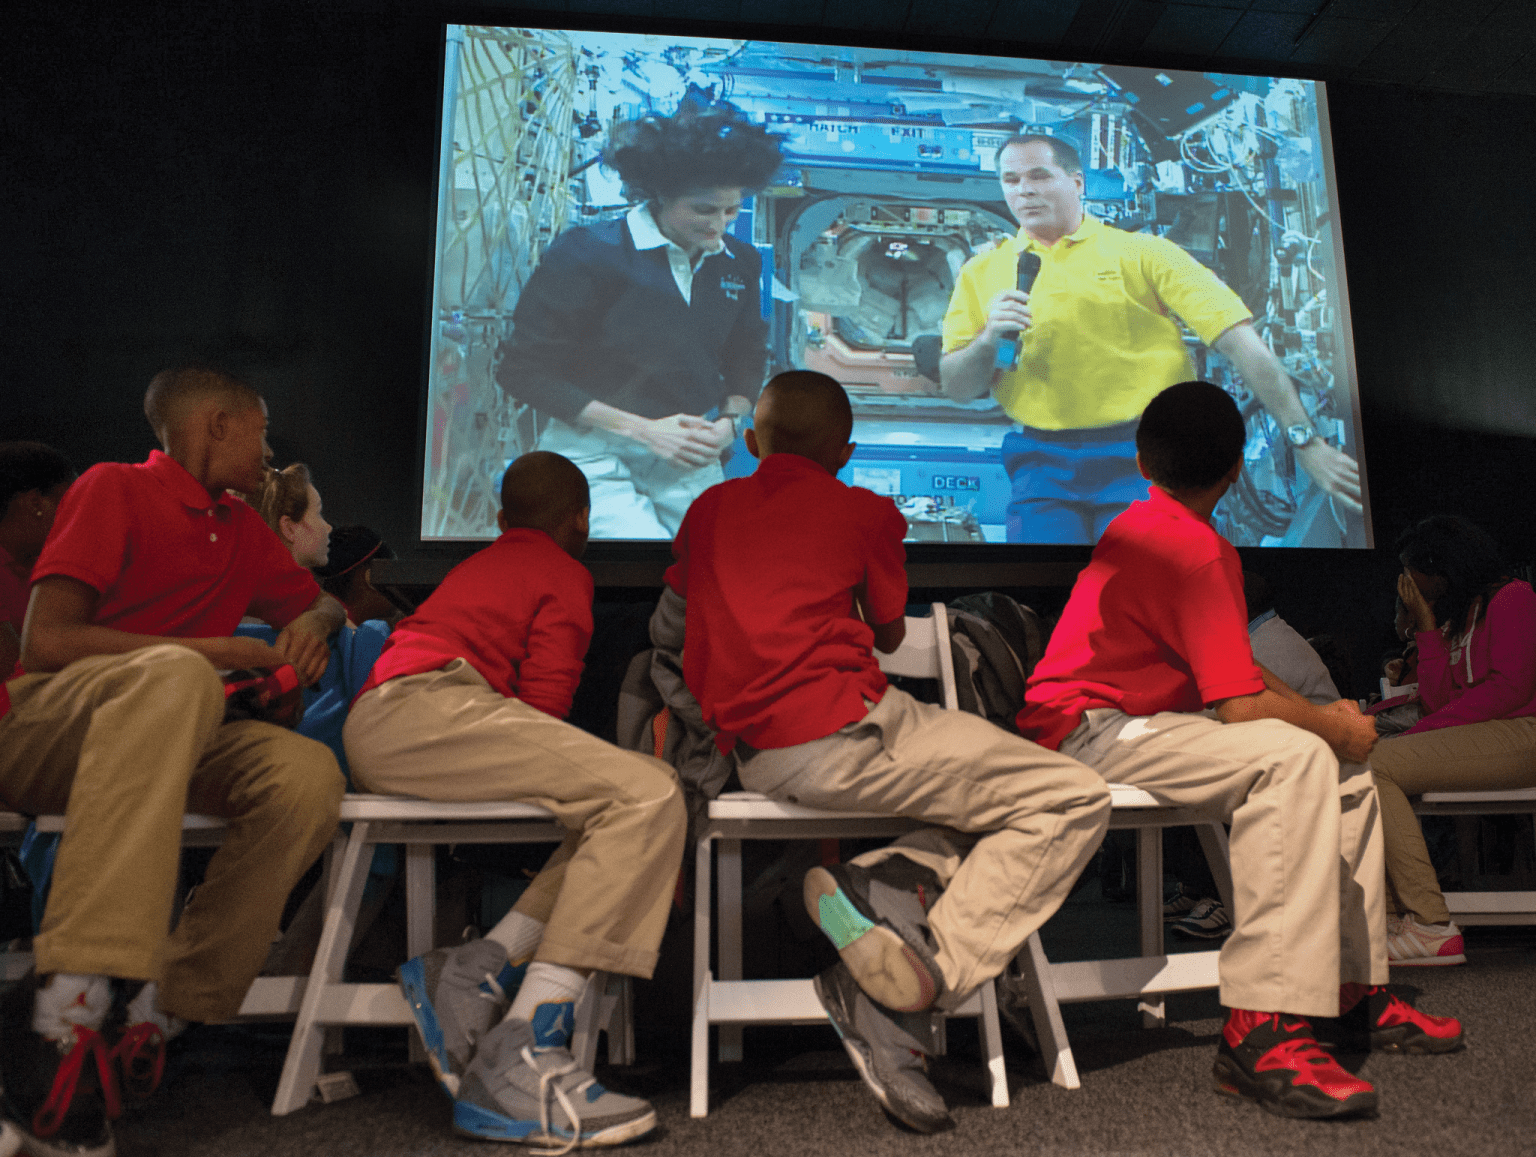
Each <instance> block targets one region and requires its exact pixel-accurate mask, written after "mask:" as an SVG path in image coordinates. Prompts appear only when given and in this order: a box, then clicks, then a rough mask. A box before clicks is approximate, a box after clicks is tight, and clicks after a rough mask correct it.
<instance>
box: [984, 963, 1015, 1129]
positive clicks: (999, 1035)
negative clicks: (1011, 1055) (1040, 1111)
mask: <svg viewBox="0 0 1536 1157" xmlns="http://www.w3.org/2000/svg"><path fill="white" fill-rule="evenodd" d="M981 1051H982V1056H984V1057H985V1058H986V1063H987V1077H988V1080H989V1082H990V1084H991V1086H992V1089H991V1092H992V1107H993V1108H994V1109H1006V1108H1007V1107H1008V1070H1007V1068H1006V1066H1004V1064H1003V1030H1002V1026H1001V1025H1000V1024H999V1023H998V1020H997V985H996V984H994V983H993V982H992V981H990V980H989V981H987V983H985V984H983V985H982V986H981Z"/></svg>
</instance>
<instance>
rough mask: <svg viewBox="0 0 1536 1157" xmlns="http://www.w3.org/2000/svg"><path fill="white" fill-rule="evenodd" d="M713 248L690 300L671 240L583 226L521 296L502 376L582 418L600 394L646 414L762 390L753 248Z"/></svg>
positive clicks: (514, 391)
mask: <svg viewBox="0 0 1536 1157" xmlns="http://www.w3.org/2000/svg"><path fill="white" fill-rule="evenodd" d="M725 244H726V246H727V248H728V249H729V250H730V252H731V253H732V254H734V255H735V256H734V257H731V256H727V255H726V254H724V253H717V254H715V255H713V256H711V257H706V258H705V259H704V262H703V264H702V265H700V266H699V268H698V271H697V272H696V273H695V274H694V276H693V302H692V304H691V305H690V304H689V303H688V302H686V301H684V300H683V297H682V294H680V293H679V292H678V291H677V283H676V282H675V281H674V280H673V279H672V269H671V267H670V266H669V265H668V263H667V255H666V251H665V250H662V249H648V250H645V251H643V252H642V251H638V250H636V249H635V244H634V241H633V240H632V239H631V238H630V235H629V227H628V226H627V225H626V224H625V222H624V221H622V220H618V221H607V222H604V223H602V224H600V225H593V226H586V225H578V226H577V227H576V228H574V229H570V230H567V231H566V232H565V233H562V234H561V235H560V236H559V237H557V238H555V241H554V243H553V244H552V245H550V247H549V249H548V250H546V251H545V253H544V256H543V258H542V259H541V260H540V262H539V264H538V267H537V268H536V269H535V270H534V271H533V275H532V276H531V277H529V279H528V284H527V285H525V286H524V287H523V291H522V294H521V295H520V296H519V297H518V299H517V308H516V310H515V311H514V312H513V315H512V336H511V338H510V339H509V340H507V341H505V342H504V343H503V345H502V359H501V364H500V366H499V367H498V368H497V371H496V380H497V381H498V382H499V383H500V385H501V388H502V389H504V390H505V391H506V392H507V393H508V394H510V395H511V396H512V397H514V398H517V399H518V400H519V401H522V402H527V403H528V404H529V405H531V406H533V407H534V408H535V409H536V410H538V411H540V412H541V413H544V414H548V415H550V416H551V417H555V418H560V419H563V420H564V421H567V422H574V421H575V420H576V415H577V414H579V413H580V412H581V410H582V408H583V407H585V406H586V404H587V403H588V402H590V401H593V400H594V399H595V400H597V401H600V402H606V403H608V404H609V405H610V406H615V407H617V408H618V409H621V410H627V411H629V412H630V413H632V414H639V415H640V416H641V417H643V418H665V417H668V416H670V415H672V414H703V413H705V412H706V411H708V410H712V409H714V408H715V407H717V406H719V405H720V403H721V402H723V401H724V400H725V399H726V398H727V397H729V396H731V395H732V394H739V395H740V396H742V397H744V398H746V399H747V400H748V401H753V400H755V399H756V398H757V394H758V391H759V390H760V389H761V387H762V384H763V371H764V366H765V364H766V361H767V351H766V348H765V346H764V340H765V338H766V336H767V329H768V327H767V325H766V323H765V322H764V321H763V317H762V309H761V305H760V294H759V285H760V283H761V276H762V261H761V259H760V258H759V257H758V255H757V250H755V249H754V248H752V246H750V245H747V244H745V243H743V242H741V241H738V240H737V239H736V238H734V237H731V236H729V235H727V236H726V238H725Z"/></svg>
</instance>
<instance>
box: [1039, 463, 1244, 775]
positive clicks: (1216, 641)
mask: <svg viewBox="0 0 1536 1157" xmlns="http://www.w3.org/2000/svg"><path fill="white" fill-rule="evenodd" d="M1263 689H1264V680H1263V678H1262V677H1261V676H1260V675H1259V669H1258V667H1257V666H1255V665H1254V662H1253V651H1252V649H1251V648H1250V646H1249V643H1248V610H1247V604H1246V603H1245V602H1244V600H1243V567H1242V563H1241V562H1240V561H1239V560H1238V557H1237V551H1236V550H1235V549H1233V547H1232V544H1231V543H1229V542H1228V541H1227V540H1226V539H1224V538H1222V537H1221V535H1219V534H1217V533H1216V532H1215V531H1214V530H1212V529H1211V525H1210V523H1209V522H1207V521H1206V520H1205V519H1203V518H1201V517H1200V516H1199V515H1197V514H1195V513H1194V511H1192V510H1190V509H1189V508H1188V507H1187V506H1185V505H1183V504H1182V503H1180V502H1177V501H1175V500H1174V499H1172V498H1170V497H1169V496H1168V495H1167V494H1166V493H1165V492H1164V491H1162V490H1161V489H1159V488H1158V487H1156V486H1154V487H1153V488H1152V495H1151V497H1150V498H1148V499H1147V500H1146V501H1144V502H1137V503H1134V504H1133V505H1132V506H1131V507H1130V509H1129V510H1127V511H1126V512H1125V513H1124V514H1122V515H1120V516H1119V517H1118V518H1116V519H1115V520H1114V521H1113V522H1111V523H1110V524H1109V526H1108V527H1107V528H1106V529H1105V531H1104V535H1103V537H1102V538H1100V539H1099V544H1098V546H1096V547H1094V550H1093V558H1092V560H1091V561H1090V562H1089V564H1088V566H1087V568H1086V569H1085V570H1084V571H1083V573H1082V574H1080V575H1078V578H1077V583H1076V585H1075V586H1073V588H1072V597H1071V598H1070V599H1068V601H1067V607H1066V610H1064V611H1063V612H1062V615H1061V621H1060V622H1059V623H1058V624H1057V625H1056V630H1055V632H1054V633H1053V634H1052V635H1051V641H1050V645H1049V646H1047V647H1046V650H1045V657H1044V658H1042V659H1041V660H1040V662H1039V664H1038V665H1037V666H1036V667H1035V671H1034V674H1033V675H1031V676H1030V679H1029V686H1028V689H1027V691H1026V692H1025V695H1024V709H1023V710H1022V711H1020V712H1019V716H1018V726H1019V731H1020V732H1021V733H1022V734H1023V735H1025V736H1026V737H1028V738H1030V739H1033V740H1035V742H1037V743H1039V744H1040V745H1041V746H1043V747H1050V748H1055V747H1057V746H1059V745H1060V743H1061V741H1062V740H1063V739H1065V738H1066V737H1067V736H1068V735H1069V734H1070V733H1071V731H1072V729H1073V728H1074V727H1076V726H1077V724H1078V721H1079V720H1080V719H1081V718H1082V715H1083V712H1084V711H1087V710H1089V709H1090V708H1094V707H1116V708H1118V709H1120V710H1121V711H1124V712H1126V713H1127V714H1129V715H1155V714H1156V713H1157V712H1159V711H1199V710H1200V709H1201V708H1202V707H1204V706H1205V705H1207V704H1209V703H1215V702H1217V701H1219V700H1222V699H1229V698H1231V697H1232V696H1234V695H1252V694H1256V693H1257V692H1259V691H1262V690H1263Z"/></svg>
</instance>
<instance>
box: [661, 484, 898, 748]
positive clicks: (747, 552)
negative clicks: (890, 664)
mask: <svg viewBox="0 0 1536 1157" xmlns="http://www.w3.org/2000/svg"><path fill="white" fill-rule="evenodd" d="M906 532H907V522H906V519H904V518H903V517H902V516H901V513H900V512H899V511H898V510H897V509H896V504H895V503H894V502H892V501H891V500H890V499H889V498H882V497H881V496H879V495H877V494H872V493H871V492H870V491H868V490H862V489H859V488H857V487H852V486H845V485H843V484H842V483H841V482H839V481H838V480H837V479H836V478H834V477H833V476H832V475H830V474H828V473H827V472H826V470H824V469H823V468H822V467H820V466H818V465H817V464H816V463H814V462H812V461H811V460H810V459H809V458H802V457H800V456H799V455H797V454H770V455H769V456H768V457H767V458H765V459H763V461H762V463H761V465H759V466H758V468H757V470H756V471H755V472H754V473H753V474H751V475H749V476H748V477H746V478H734V479H731V480H729V481H727V482H722V483H720V484H719V485H718V486H712V487H710V489H708V490H706V491H705V492H704V493H703V494H701V495H700V496H699V497H698V498H696V499H695V500H694V502H693V505H692V506H691V507H689V508H688V514H687V516H686V517H685V518H684V519H683V525H682V529H681V530H679V531H678V535H677V539H676V541H675V542H673V544H672V554H673V556H674V557H675V558H676V559H677V562H676V563H674V564H673V565H672V567H671V568H669V569H668V571H667V576H666V577H667V585H668V586H670V587H671V588H672V589H673V590H674V591H676V592H677V593H678V594H679V595H681V596H682V597H683V598H684V599H686V600H687V603H688V612H687V619H686V624H685V631H686V636H685V637H686V639H687V643H686V645H685V646H684V648H683V678H684V679H685V680H686V682H687V684H688V689H689V690H690V691H692V692H693V694H694V697H695V698H696V699H698V701H699V705H700V706H701V707H702V708H703V711H704V719H705V721H706V722H708V723H709V725H710V726H711V727H713V728H715V729H716V730H717V731H718V732H719V734H718V735H717V736H716V737H715V742H716V743H717V744H718V745H719V747H720V750H722V751H729V750H730V749H731V748H732V746H734V744H735V742H736V740H737V739H738V738H740V739H743V740H745V741H746V742H747V743H749V744H751V745H752V746H753V747H759V748H768V747H792V746H793V745H795V744H797V743H807V742H809V741H810V740H813V739H820V738H822V737H823V736H826V735H830V734H832V732H834V731H836V730H837V729H838V728H840V727H842V726H844V725H845V724H848V723H852V722H854V721H855V720H858V719H862V718H864V716H865V715H866V714H867V713H868V708H867V707H866V706H865V704H864V701H865V700H866V699H868V700H870V701H878V700H879V699H880V697H881V696H882V695H883V694H884V693H885V686H886V683H885V676H884V675H883V674H882V673H881V671H880V667H879V665H878V664H877V663H876V661H875V657H874V651H873V645H874V638H875V635H874V631H872V630H871V629H870V627H869V625H868V624H866V623H864V622H861V621H860V620H859V619H857V618H855V617H854V612H853V590H854V588H855V587H858V586H863V587H864V589H865V592H866V596H867V598H866V602H865V606H866V607H867V608H868V610H869V613H870V615H871V616H872V617H873V619H874V621H875V622H877V623H888V622H890V621H892V620H893V619H896V618H899V617H900V616H901V614H902V613H903V611H904V610H905V608H906V602H907V574H906V569H905V562H906V551H905V550H904V548H903V547H902V545H901V540H902V538H903V537H904V536H905V535H906Z"/></svg>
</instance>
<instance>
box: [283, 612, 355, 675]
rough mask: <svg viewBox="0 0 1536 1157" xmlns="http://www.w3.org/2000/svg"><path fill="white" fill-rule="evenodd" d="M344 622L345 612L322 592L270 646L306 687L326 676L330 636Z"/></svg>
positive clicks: (345, 618)
mask: <svg viewBox="0 0 1536 1157" xmlns="http://www.w3.org/2000/svg"><path fill="white" fill-rule="evenodd" d="M346 622H347V609H346V608H345V607H343V606H342V605H341V604H340V603H339V602H337V601H336V600H335V599H334V598H332V597H331V596H330V595H328V594H326V593H325V592H324V591H321V592H320V594H319V596H318V597H317V598H316V599H315V601H314V602H312V603H310V604H309V606H308V607H307V608H306V609H305V610H304V611H302V612H301V613H300V614H299V615H298V617H297V618H295V619H294V620H293V621H292V622H290V623H289V624H288V625H287V626H285V627H283V628H282V630H281V631H279V632H278V635H277V641H276V642H275V643H273V644H272V647H273V649H274V650H275V651H276V652H277V653H278V654H279V655H281V656H282V657H283V660H284V662H287V663H291V664H292V665H293V669H294V670H295V671H297V672H298V673H299V681H300V682H301V683H303V684H304V686H306V687H308V686H310V685H311V684H313V683H314V682H316V681H317V680H318V679H319V678H320V676H321V675H324V674H325V668H326V665H327V664H328V663H329V662H330V661H331V643H330V639H331V636H332V635H334V634H335V633H336V632H337V631H339V630H341V628H342V627H344V626H345V625H346ZM272 625H273V626H274V627H275V626H276V625H277V624H276V623H273V624H272Z"/></svg>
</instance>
